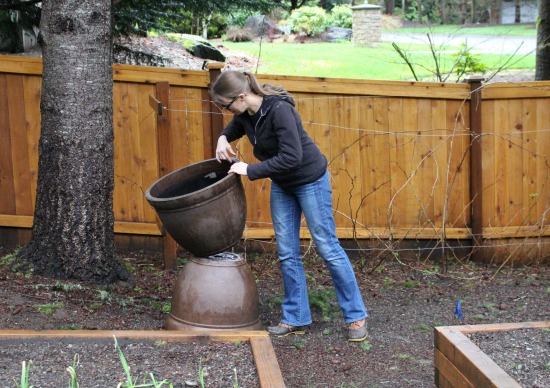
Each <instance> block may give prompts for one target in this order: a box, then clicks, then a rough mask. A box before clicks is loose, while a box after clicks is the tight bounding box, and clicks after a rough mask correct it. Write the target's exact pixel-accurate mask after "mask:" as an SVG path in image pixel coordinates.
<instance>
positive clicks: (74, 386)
mask: <svg viewBox="0 0 550 388" xmlns="http://www.w3.org/2000/svg"><path fill="white" fill-rule="evenodd" d="M77 365H78V354H75V355H74V359H73V365H72V366H69V367H67V372H68V373H69V376H70V379H69V388H78V387H79V385H78V378H77V376H76V367H77Z"/></svg>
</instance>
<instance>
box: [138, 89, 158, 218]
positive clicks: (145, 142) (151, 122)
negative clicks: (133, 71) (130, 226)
mask: <svg viewBox="0 0 550 388" xmlns="http://www.w3.org/2000/svg"><path fill="white" fill-rule="evenodd" d="M151 94H154V88H153V86H152V85H146V84H140V85H137V98H138V105H137V106H138V111H137V116H138V123H137V125H138V128H139V134H140V135H139V149H140V153H141V154H140V156H139V159H138V160H137V163H139V166H140V171H139V173H140V180H141V187H139V189H140V190H139V193H137V192H136V193H137V194H138V195H140V198H141V201H142V203H143V204H144V205H143V221H144V222H146V223H151V224H154V223H155V222H156V212H155V210H154V209H153V207H152V206H150V205H149V204H148V203H146V202H145V201H144V200H143V197H144V196H145V191H147V189H148V188H149V187H150V186H151V185H152V184H153V183H154V182H155V181H156V180H157V179H158V152H157V134H156V132H155V126H156V114H155V112H154V111H153V109H152V108H151V107H150V105H149V95H151Z"/></svg>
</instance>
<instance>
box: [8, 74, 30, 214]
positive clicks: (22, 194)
mask: <svg viewBox="0 0 550 388" xmlns="http://www.w3.org/2000/svg"><path fill="white" fill-rule="evenodd" d="M6 87H7V90H9V91H10V99H9V102H8V105H9V107H8V117H9V130H10V139H11V157H12V168H13V185H14V195H15V211H16V214H21V215H32V214H33V206H32V203H31V199H32V197H31V186H30V176H29V154H28V150H27V128H26V123H25V117H26V115H25V97H24V89H23V77H22V76H20V75H8V76H7V77H6Z"/></svg>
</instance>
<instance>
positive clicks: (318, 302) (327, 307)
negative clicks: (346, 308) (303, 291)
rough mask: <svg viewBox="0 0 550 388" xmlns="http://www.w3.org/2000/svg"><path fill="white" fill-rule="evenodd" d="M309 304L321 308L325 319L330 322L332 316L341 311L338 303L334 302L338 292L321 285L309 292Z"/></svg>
mask: <svg viewBox="0 0 550 388" xmlns="http://www.w3.org/2000/svg"><path fill="white" fill-rule="evenodd" d="M308 297H309V304H310V305H311V306H312V307H317V308H318V309H319V310H321V316H322V319H323V321H325V322H330V321H331V320H332V317H333V316H334V315H335V314H337V313H338V312H339V308H338V304H337V303H333V301H334V300H335V299H336V292H335V291H334V289H332V288H324V287H319V288H318V289H317V290H315V291H311V292H309V293H308Z"/></svg>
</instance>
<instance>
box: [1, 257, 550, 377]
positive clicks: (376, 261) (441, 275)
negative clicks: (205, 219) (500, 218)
mask: <svg viewBox="0 0 550 388" xmlns="http://www.w3.org/2000/svg"><path fill="white" fill-rule="evenodd" d="M9 253H10V251H9V250H7V249H5V248H3V249H0V255H1V256H0V257H2V262H6V261H9ZM180 256H181V257H180V258H179V259H178V268H177V269H176V270H173V271H164V270H163V268H162V264H163V262H162V256H161V254H159V253H154V252H144V251H139V252H119V253H118V258H119V259H120V260H122V261H123V262H124V263H125V264H126V266H127V267H128V268H129V269H130V270H131V271H132V273H133V274H134V277H133V279H132V281H130V282H127V283H117V284H113V285H93V284H86V283H83V282H73V281H69V280H57V279H51V278H44V277H39V276H35V275H32V274H25V273H15V272H12V271H10V270H9V269H8V267H7V266H6V265H5V264H2V265H0V328H1V329H33V330H59V329H64V330H74V329H79V330H163V324H164V320H165V318H166V316H167V312H168V311H169V310H170V305H171V292H172V288H173V286H174V282H175V280H176V277H177V275H178V273H179V271H180V270H181V268H182V266H183V265H185V261H186V259H187V258H188V257H186V254H185V252H182V253H181V254H180ZM246 258H247V262H248V264H249V265H250V267H251V269H252V272H253V274H254V276H255V277H256V279H257V285H258V291H259V295H260V319H261V322H262V325H263V326H264V327H265V326H267V325H272V324H276V323H277V322H278V320H279V318H280V303H281V300H282V296H283V289H282V281H281V276H280V272H279V268H278V264H277V261H276V259H275V257H274V256H273V255H271V254H251V253H249V254H247V255H246ZM352 262H353V264H354V267H355V270H356V274H357V278H358V281H359V285H360V288H361V291H362V294H363V296H364V299H365V302H366V305H367V309H368V312H369V314H370V316H369V318H368V320H367V321H368V326H369V338H368V340H367V341H365V342H363V343H348V342H347V341H346V327H345V324H344V322H343V320H342V316H341V312H340V311H339V308H338V305H337V302H336V298H335V294H334V291H333V288H332V283H331V280H330V276H329V274H328V272H327V270H326V268H325V266H324V264H323V262H322V261H321V260H320V259H319V258H318V257H316V256H315V255H307V256H305V257H304V265H305V268H306V272H307V279H308V286H309V291H310V304H311V305H312V313H313V324H312V325H311V326H310V329H309V330H308V332H307V333H306V334H305V335H301V336H287V337H283V338H272V339H271V340H272V344H273V348H274V350H275V353H276V356H277V360H278V363H279V366H280V369H281V373H282V375H283V378H284V381H285V384H286V386H287V387H300V388H302V387H319V388H320V387H331V388H332V387H433V385H434V365H433V327H434V326H447V325H463V324H469V325H475V324H485V323H502V322H522V321H543V320H549V319H550V268H548V267H540V266H531V267H520V268H518V267H516V268H511V267H506V266H504V267H502V268H500V267H498V266H493V265H479V264H474V263H471V262H466V261H462V262H461V261H458V260H457V259H453V260H449V261H448V262H442V261H435V262H434V261H430V260H420V259H408V260H405V259H400V258H399V257H395V256H388V257H387V258H385V257H376V258H370V257H368V255H364V256H361V255H358V256H357V257H356V258H353V259H352ZM458 300H460V307H461V312H462V319H458V318H457V316H456V314H455V313H456V305H457V301H458ZM537 338H538V337H537ZM495 341H496V340H491V341H489V343H494V342H495ZM516 343H517V341H516ZM537 343H538V346H540V347H542V349H543V350H542V352H541V353H537V355H536V357H533V355H532V354H531V355H529V353H527V354H526V355H525V357H529V358H531V359H532V361H533V362H535V366H533V367H531V366H530V365H533V364H530V363H527V361H521V357H523V355H522V353H521V347H516V348H515V350H514V352H515V353H516V354H515V355H514V357H516V358H515V360H516V361H515V364H514V365H517V364H522V365H529V367H528V368H527V367H525V368H523V372H524V373H534V374H532V375H528V376H527V377H526V379H527V380H523V381H530V382H539V381H548V380H544V379H548V375H549V374H550V371H549V366H548V365H549V362H550V360H549V359H548V358H549V355H550V351H548V350H549V342H548V332H543V334H541V337H540V340H538V341H537ZM0 346H1V349H2V350H1V351H0V381H2V382H3V384H6V385H5V386H7V387H15V386H16V384H15V381H14V379H15V380H17V379H20V374H21V363H22V362H23V361H28V360H32V363H31V369H30V383H31V384H32V385H34V386H35V387H56V388H57V387H62V386H67V381H68V379H69V374H68V373H67V371H66V368H67V367H69V366H72V365H73V363H75V362H76V364H75V365H76V367H75V369H76V372H77V376H78V378H79V382H80V387H82V388H84V387H116V386H117V384H118V383H120V382H123V381H125V374H124V369H123V367H122V363H121V361H120V356H119V354H118V353H117V351H116V349H115V346H114V339H113V340H105V341H70V340H67V339H65V340H63V341H47V342H36V341H13V340H12V341H8V342H6V341H4V342H2V344H0ZM120 347H121V350H122V352H123V354H124V355H125V357H126V359H127V362H128V364H129V365H130V367H131V371H132V376H134V378H137V377H139V378H142V377H145V376H148V375H149V374H150V373H153V375H154V377H155V379H156V380H157V381H160V380H162V379H170V380H171V381H172V383H173V385H174V387H186V386H193V385H194V386H201V384H202V382H203V383H204V386H205V387H234V386H239V387H257V386H258V380H257V375H256V371H255V367H254V362H253V357H252V354H251V350H250V345H249V344H248V343H246V342H242V343H240V342H239V343H191V344H172V343H163V342H160V343H159V342H150V341H149V342H148V341H129V340H128V341H126V340H121V341H120ZM530 348H532V347H530ZM503 349H506V348H503ZM523 349H526V347H523ZM537 349H538V348H537ZM505 352H507V350H506V351H505ZM76 354H78V358H77V361H75V355H76ZM517 357H519V359H518V358H517ZM517 368H519V367H517V366H516V369H517ZM201 380H202V382H201ZM17 381H19V380H17ZM236 384H237V385H236ZM537 384H538V383H537ZM525 386H528V387H529V386H532V387H536V386H540V385H534V384H532V385H529V384H527V385H525Z"/></svg>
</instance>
